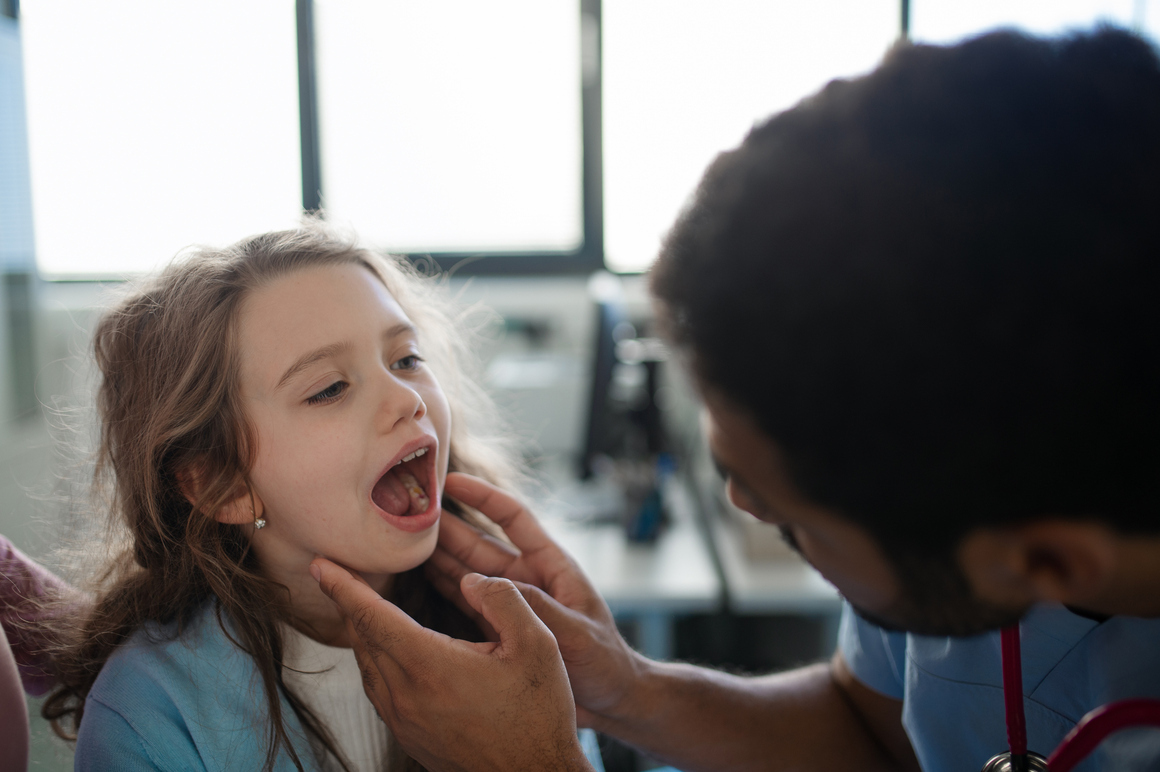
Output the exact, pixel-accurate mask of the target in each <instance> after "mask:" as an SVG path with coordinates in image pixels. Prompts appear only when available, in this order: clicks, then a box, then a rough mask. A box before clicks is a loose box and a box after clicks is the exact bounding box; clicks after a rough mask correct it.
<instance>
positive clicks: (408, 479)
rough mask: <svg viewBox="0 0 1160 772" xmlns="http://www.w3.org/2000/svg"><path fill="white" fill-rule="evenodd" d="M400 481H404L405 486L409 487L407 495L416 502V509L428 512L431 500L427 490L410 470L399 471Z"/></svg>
mask: <svg viewBox="0 0 1160 772" xmlns="http://www.w3.org/2000/svg"><path fill="white" fill-rule="evenodd" d="M399 481H400V482H401V483H403V487H404V488H406V489H407V495H409V496H410V497H411V501H413V502H414V503H415V506H416V507H417V510H416V511H418V512H426V511H427V507H428V506H429V505H430V504H431V500H430V499H429V498H427V491H425V490H423V486H422V485H420V484H419V481H418V480H416V479H415V477H414V475H412V474H411V473H409V472H399Z"/></svg>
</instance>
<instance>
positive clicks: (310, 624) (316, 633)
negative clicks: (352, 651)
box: [283, 574, 395, 649]
mask: <svg viewBox="0 0 1160 772" xmlns="http://www.w3.org/2000/svg"><path fill="white" fill-rule="evenodd" d="M295 578H298V577H295ZM394 578H395V577H394V575H393V574H380V575H363V579H365V580H366V582H367V584H369V585H370V586H371V589H373V590H374V591H375V592H377V593H378V594H379V595H382V596H385V595H386V594H387V593H388V592H389V591H390V589H391V585H392V583H393V580H394ZM306 579H308V580H310V581H309V582H305V583H304V582H301V581H295V582H292V583H288V582H285V581H283V584H286V585H287V586H288V587H289V588H290V614H291V618H290V620H289V623H290V625H291V626H292V627H293V628H294V629H295V630H297V631H298V632H300V633H302V634H303V635H305V636H306V637H308V638H311V639H313V640H315V641H318V642H319V643H322V644H325V645H327V646H337V647H340V648H344V649H349V648H350V647H351V645H352V644H351V641H350V638H349V636H348V634H347V631H346V619H345V617H343V616H342V613H341V612H339V610H338V607H337V606H336V605H334V601H332V600H331V599H330V598H328V597H326V595H325V594H323V592H322V590H321V589H319V587H318V583H317V582H315V581H314V580H313V578H312V577H311V576H310V575H309V574H307V575H306Z"/></svg>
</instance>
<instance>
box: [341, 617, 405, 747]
mask: <svg viewBox="0 0 1160 772" xmlns="http://www.w3.org/2000/svg"><path fill="white" fill-rule="evenodd" d="M346 629H347V635H348V636H349V637H350V642H351V648H352V649H353V650H354V658H355V660H356V661H357V662H358V669H359V674H360V675H361V676H362V683H363V691H364V692H366V695H367V698H368V699H369V700H370V701H371V703H372V704H373V705H374V706H375V710H376V711H377V712H378V714H379V718H381V719H382V720H383V723H385V724H386V725H387V726H394V722H395V705H394V700H393V699H391V687H390V684H388V683H387V681H386V679H385V678H383V674H382V672H380V671H379V667H378V664H377V663H376V662H375V660H374V658H373V657H372V656H371V655H370V654H369V653H368V651H367V647H366V645H365V644H364V643H363V641H362V639H361V638H359V637H358V635H357V634H356V633H355V630H354V625H352V624H351V621H350V619H349V618H347V620H346Z"/></svg>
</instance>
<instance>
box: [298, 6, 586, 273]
mask: <svg viewBox="0 0 1160 772" xmlns="http://www.w3.org/2000/svg"><path fill="white" fill-rule="evenodd" d="M315 19H316V34H315V41H316V46H317V51H318V56H317V62H318V65H317V66H318V95H319V96H318V99H319V116H320V135H321V156H322V161H321V164H322V190H323V199H322V203H323V207H324V208H325V209H326V210H327V213H328V216H329V217H330V218H331V219H333V220H335V221H337V222H341V223H347V224H351V225H353V226H354V227H355V228H356V229H357V231H358V232H359V233H360V234H361V235H362V236H363V237H364V238H365V239H366V240H367V241H369V242H371V243H374V244H376V245H379V246H383V247H388V248H391V249H393V250H399V251H414V252H432V251H489V250H490V251H533V250H535V251H540V250H542V251H567V250H572V249H575V248H577V247H578V246H579V245H580V243H581V240H582V237H583V236H582V234H583V225H582V222H583V216H582V204H581V201H582V198H581V197H582V188H583V186H582V184H581V148H582V145H581V116H580V95H581V80H580V77H581V76H580V8H579V6H578V2H577V0H491V1H490V2H486V3H482V2H478V0H423V1H422V2H415V1H414V0H366V1H364V2H355V1H354V0H316V3H315ZM545 259H551V258H550V257H546V258H545Z"/></svg>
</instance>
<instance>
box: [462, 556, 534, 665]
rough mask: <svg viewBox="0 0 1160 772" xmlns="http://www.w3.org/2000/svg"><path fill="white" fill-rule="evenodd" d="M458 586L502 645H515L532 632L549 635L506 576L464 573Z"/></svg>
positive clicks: (505, 646)
mask: <svg viewBox="0 0 1160 772" xmlns="http://www.w3.org/2000/svg"><path fill="white" fill-rule="evenodd" d="M460 586H461V588H462V591H463V597H464V598H466V599H467V602H468V603H469V604H471V606H472V608H474V609H475V610H476V611H478V612H479V613H480V614H482V615H483V618H484V619H486V620H487V621H488V623H490V624H491V626H492V627H493V628H495V631H496V633H497V634H498V636H499V640H500V646H502V647H504V648H505V649H507V648H511V647H515V648H519V647H520V646H522V645H523V643H524V642H525V641H527V640H528V639H529V637H531V636H532V635H534V634H535V633H536V632H540V633H542V634H546V635H548V636H551V634H552V633H551V631H550V630H548V628H547V627H546V626H545V625H544V623H543V622H541V621H540V618H539V617H537V616H536V615H535V613H534V612H533V611H532V609H531V607H530V606H529V605H528V603H527V601H525V600H524V596H523V595H522V594H521V593H520V591H519V590H517V589H516V586H515V585H514V584H512V583H511V582H510V581H508V580H507V579H499V578H497V577H492V576H483V575H481V574H468V575H467V576H465V577H463V581H462V582H461V583H460Z"/></svg>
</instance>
